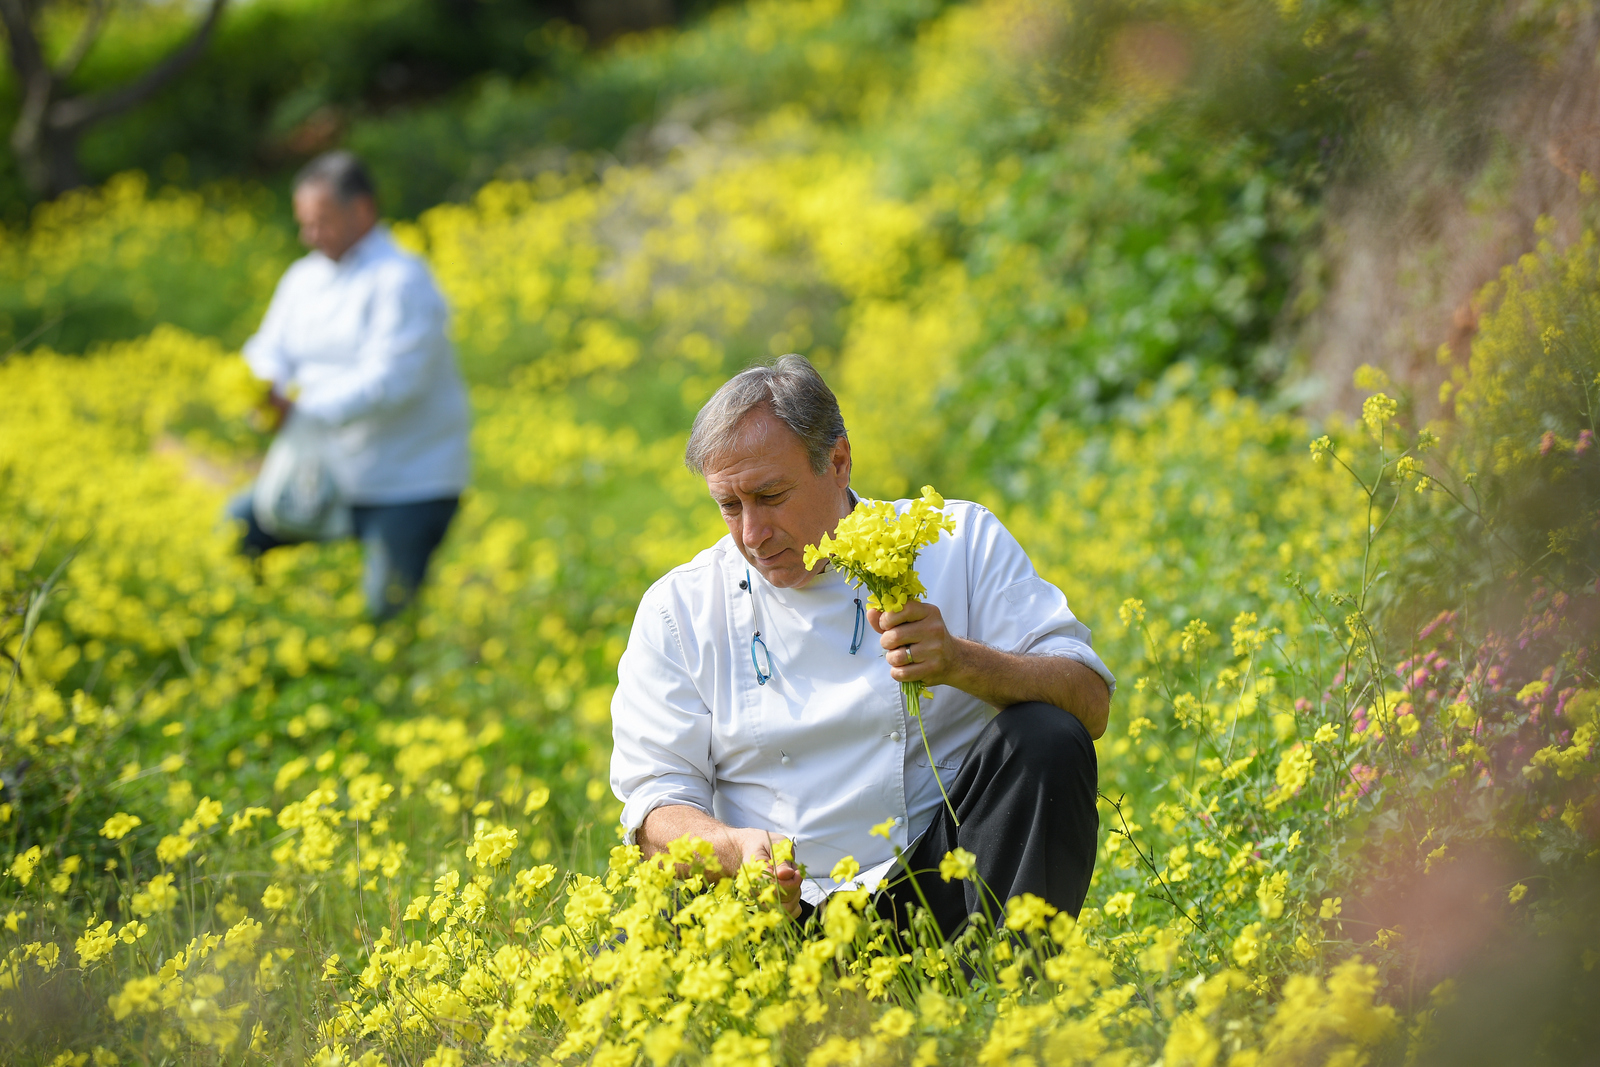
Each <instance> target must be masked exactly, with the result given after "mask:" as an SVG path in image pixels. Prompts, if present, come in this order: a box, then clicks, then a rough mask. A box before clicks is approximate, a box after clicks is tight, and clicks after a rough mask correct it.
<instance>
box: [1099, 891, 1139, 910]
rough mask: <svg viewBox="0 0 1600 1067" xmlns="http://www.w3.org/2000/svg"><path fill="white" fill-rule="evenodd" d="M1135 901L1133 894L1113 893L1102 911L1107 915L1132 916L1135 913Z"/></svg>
mask: <svg viewBox="0 0 1600 1067" xmlns="http://www.w3.org/2000/svg"><path fill="white" fill-rule="evenodd" d="M1134 899H1135V898H1134V895H1133V894H1132V893H1127V892H1123V893H1113V894H1111V898H1110V899H1109V900H1107V901H1106V903H1105V906H1104V907H1103V908H1101V909H1100V910H1102V911H1104V912H1105V913H1106V914H1107V915H1131V914H1132V913H1133V902H1134Z"/></svg>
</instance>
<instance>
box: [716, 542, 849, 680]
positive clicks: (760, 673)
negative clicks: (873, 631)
mask: <svg viewBox="0 0 1600 1067" xmlns="http://www.w3.org/2000/svg"><path fill="white" fill-rule="evenodd" d="M742 584H743V585H744V589H745V592H747V593H749V594H750V596H751V598H752V600H753V599H754V597H755V595H756V588H755V585H754V584H752V583H751V581H750V568H748V567H746V568H745V572H744V582H743V583H742ZM866 637H867V611H866V609H865V608H863V607H862V606H861V598H860V597H856V625H855V630H854V632H853V633H851V635H850V654H851V655H852V656H853V655H855V654H856V653H857V652H860V651H861V642H862V641H864V640H866ZM757 649H759V650H760V655H759V656H757V654H756V650H757ZM762 660H766V661H767V666H766V669H765V670H762V668H761V661H762ZM750 666H752V667H754V668H755V670H756V684H757V685H766V684H767V683H768V682H770V681H772V652H771V651H770V650H769V649H768V648H767V643H766V642H765V641H763V640H762V639H761V631H760V630H757V631H756V632H755V633H754V634H752V635H751V636H750Z"/></svg>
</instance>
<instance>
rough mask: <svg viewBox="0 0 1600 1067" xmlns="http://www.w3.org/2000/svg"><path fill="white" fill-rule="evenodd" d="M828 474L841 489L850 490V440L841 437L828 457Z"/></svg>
mask: <svg viewBox="0 0 1600 1067" xmlns="http://www.w3.org/2000/svg"><path fill="white" fill-rule="evenodd" d="M828 473H829V474H831V475H832V476H833V481H834V484H835V485H837V486H838V487H839V488H840V489H848V488H850V438H848V437H845V436H843V435H842V434H841V435H840V437H839V439H838V440H837V441H835V442H834V443H833V454H832V455H830V456H829V457H828Z"/></svg>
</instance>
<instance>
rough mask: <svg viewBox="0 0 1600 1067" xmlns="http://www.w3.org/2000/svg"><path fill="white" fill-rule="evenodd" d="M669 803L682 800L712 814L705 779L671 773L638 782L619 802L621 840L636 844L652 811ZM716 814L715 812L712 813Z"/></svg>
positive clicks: (709, 791) (686, 804) (685, 803)
mask: <svg viewBox="0 0 1600 1067" xmlns="http://www.w3.org/2000/svg"><path fill="white" fill-rule="evenodd" d="M669 804H683V805H685V806H686V807H691V808H697V809H699V810H700V811H702V812H704V813H705V814H706V815H712V811H711V790H710V789H709V788H708V787H707V786H706V783H704V782H700V781H690V780H688V779H687V778H684V777H681V776H678V775H670V776H664V777H661V778H656V779H653V780H651V781H649V782H646V783H644V784H643V785H640V786H637V787H636V788H635V789H634V790H633V792H631V793H630V794H628V799H627V800H626V801H624V803H623V805H622V829H623V832H624V834H625V836H624V838H623V843H624V844H628V845H634V844H638V840H637V839H638V835H639V828H640V827H641V826H643V825H644V821H645V819H647V818H648V817H649V815H650V813H651V812H652V811H655V810H656V809H657V808H660V807H665V806H667V805H669ZM712 817H713V818H715V816H714V815H713V816H712Z"/></svg>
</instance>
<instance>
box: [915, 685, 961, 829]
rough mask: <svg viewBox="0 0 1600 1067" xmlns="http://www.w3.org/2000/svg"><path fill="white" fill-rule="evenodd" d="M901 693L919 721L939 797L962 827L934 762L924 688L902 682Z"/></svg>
mask: <svg viewBox="0 0 1600 1067" xmlns="http://www.w3.org/2000/svg"><path fill="white" fill-rule="evenodd" d="M900 692H902V693H904V694H905V697H906V710H907V711H909V712H910V713H911V717H912V718H913V719H916V720H917V732H919V733H920V734H922V751H924V752H926V753H927V754H928V769H929V770H930V771H932V772H933V780H934V781H935V782H938V783H939V795H940V796H942V797H944V806H945V807H947V808H949V809H950V818H951V820H952V821H953V822H954V823H955V824H956V825H957V826H960V825H961V819H960V817H959V816H957V815H956V806H955V805H954V804H952V803H950V794H949V793H947V792H945V788H944V779H943V778H940V777H939V765H938V764H937V763H935V762H933V747H932V746H931V745H929V744H928V728H927V727H926V726H924V725H923V724H922V688H921V687H920V686H919V685H917V683H916V682H901V683H900Z"/></svg>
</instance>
